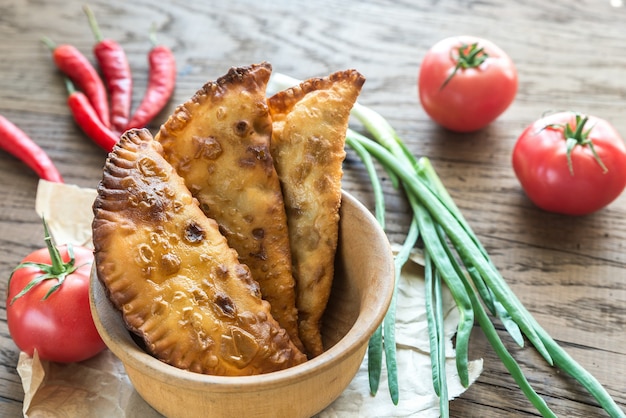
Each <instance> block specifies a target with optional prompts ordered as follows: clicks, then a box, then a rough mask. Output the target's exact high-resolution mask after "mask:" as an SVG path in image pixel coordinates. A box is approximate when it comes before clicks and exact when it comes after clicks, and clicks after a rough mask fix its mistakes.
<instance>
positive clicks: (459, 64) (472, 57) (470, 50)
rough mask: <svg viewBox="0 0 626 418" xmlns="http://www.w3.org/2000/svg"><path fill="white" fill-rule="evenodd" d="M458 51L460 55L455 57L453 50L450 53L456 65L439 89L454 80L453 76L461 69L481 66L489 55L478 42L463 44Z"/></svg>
mask: <svg viewBox="0 0 626 418" xmlns="http://www.w3.org/2000/svg"><path fill="white" fill-rule="evenodd" d="M457 52H458V54H459V56H458V57H457V58H454V57H453V56H452V51H450V55H451V58H452V60H453V61H456V65H455V66H454V70H453V71H452V73H451V74H450V75H449V76H448V78H446V80H445V81H444V82H443V84H442V85H441V87H440V88H439V89H443V88H444V87H445V86H446V85H447V84H448V83H449V82H450V80H452V77H454V76H455V75H456V73H457V72H458V71H459V69H461V68H462V69H464V70H465V69H468V68H477V67H479V66H480V65H481V64H482V63H483V62H485V60H486V59H487V58H489V55H488V54H487V53H486V52H485V48H479V47H478V42H474V43H473V44H471V45H468V44H465V43H464V44H461V46H460V47H459V48H457Z"/></svg>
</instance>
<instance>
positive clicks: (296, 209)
mask: <svg viewBox="0 0 626 418" xmlns="http://www.w3.org/2000/svg"><path fill="white" fill-rule="evenodd" d="M364 82H365V78H364V77H363V76H362V75H361V74H359V73H358V72H357V71H355V70H347V71H343V72H337V73H334V74H331V75H330V76H328V77H326V78H315V79H310V80H308V81H305V82H303V83H302V84H300V85H299V86H296V87H293V88H291V89H288V90H285V91H282V92H279V93H277V94H275V95H274V96H272V97H270V98H269V99H268V105H269V108H270V115H271V117H272V121H273V133H272V145H271V153H272V157H273V158H274V165H275V167H276V170H277V171H278V176H279V178H280V182H281V185H282V190H283V198H284V200H285V205H286V208H287V221H288V229H289V239H290V244H291V252H292V259H293V275H294V278H295V279H296V289H297V293H296V307H297V308H298V318H299V319H298V322H299V333H300V339H301V340H302V342H303V344H304V346H305V348H306V351H307V354H308V355H309V356H310V357H313V356H317V355H319V354H321V353H322V352H323V350H324V348H323V344H322V339H321V333H320V325H321V324H320V322H321V318H322V314H323V313H324V310H325V308H326V304H327V302H328V297H329V294H330V288H331V284H332V279H333V274H334V257H335V251H336V247H337V233H338V232H337V231H338V222H339V206H340V204H341V178H342V175H343V171H342V167H341V166H342V163H343V160H344V158H345V148H344V146H345V135H346V130H347V128H348V119H349V116H350V111H351V109H352V106H353V105H354V102H355V101H356V98H357V96H358V95H359V92H360V91H361V87H362V85H363V83H364Z"/></svg>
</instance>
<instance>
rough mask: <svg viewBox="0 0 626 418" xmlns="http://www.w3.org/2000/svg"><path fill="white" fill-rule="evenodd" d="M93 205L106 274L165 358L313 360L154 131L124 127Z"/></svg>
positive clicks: (264, 367) (202, 362)
mask: <svg viewBox="0 0 626 418" xmlns="http://www.w3.org/2000/svg"><path fill="white" fill-rule="evenodd" d="M93 209H94V220H93V242H94V246H95V264H96V271H97V276H98V279H99V280H100V281H101V282H102V283H103V284H104V286H105V287H106V289H107V293H108V295H109V298H110V300H111V301H112V302H113V304H114V305H115V306H116V307H117V308H118V309H120V310H121V312H122V315H123V318H124V321H125V322H126V325H127V327H128V328H129V329H130V330H131V331H133V332H135V333H136V334H137V335H139V336H140V337H141V338H142V339H143V340H144V342H145V345H146V348H147V350H148V351H149V352H150V353H152V354H153V355H154V356H155V357H157V358H159V359H161V360H162V361H164V362H167V363H169V364H171V365H173V366H176V367H179V368H182V369H187V370H191V371H194V372H199V373H206V374H215V375H251V374H259V373H266V372H272V371H276V370H281V369H285V368H288V367H291V366H293V365H296V364H299V363H302V362H303V361H305V360H306V357H305V356H304V355H303V354H302V353H301V352H300V351H299V350H298V348H297V347H296V346H295V345H294V344H293V343H292V342H291V341H290V339H289V336H288V334H287V333H286V332H285V330H284V329H282V328H281V327H280V325H279V324H278V323H277V322H276V321H275V320H274V319H273V317H272V315H271V313H270V307H269V304H268V302H266V301H264V300H262V299H261V294H260V291H259V286H258V284H257V283H256V281H255V280H253V278H252V276H251V275H250V271H249V269H248V267H247V266H246V265H244V264H241V263H240V262H239V260H238V257H237V253H236V252H235V250H233V249H231V248H229V246H228V244H227V241H226V239H225V238H224V237H223V235H222V234H221V233H220V231H219V228H218V224H217V223H216V222H215V221H214V220H212V219H210V218H208V217H207V216H206V215H205V214H204V213H203V212H202V210H201V209H200V208H199V206H198V202H197V200H196V199H195V198H193V196H192V195H191V193H190V191H189V190H188V188H187V187H186V186H185V183H184V180H183V179H182V178H181V177H180V176H179V175H178V174H177V173H176V172H175V170H174V169H173V167H172V166H171V165H170V164H169V163H168V162H167V161H166V160H165V159H164V158H163V155H162V147H161V144H160V143H158V142H157V141H154V140H153V138H152V136H151V134H150V133H149V131H147V130H131V131H128V132H126V133H125V134H124V135H122V138H121V140H120V142H119V143H118V145H116V146H115V148H114V150H113V151H112V152H111V153H110V154H109V156H108V158H107V161H106V163H105V166H104V172H103V177H102V181H101V182H100V184H99V185H98V195H97V198H96V200H95V202H94V206H93Z"/></svg>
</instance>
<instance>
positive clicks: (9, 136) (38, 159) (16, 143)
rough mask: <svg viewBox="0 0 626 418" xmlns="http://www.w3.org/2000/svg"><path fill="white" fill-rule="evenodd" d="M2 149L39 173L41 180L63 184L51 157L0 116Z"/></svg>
mask: <svg viewBox="0 0 626 418" xmlns="http://www.w3.org/2000/svg"><path fill="white" fill-rule="evenodd" d="M0 148H1V149H3V150H5V151H6V152H8V153H9V154H11V155H13V156H15V157H17V158H19V159H20V160H21V161H22V162H24V163H25V164H26V165H28V166H29V167H30V168H32V169H33V171H35V173H37V175H38V176H39V178H41V179H44V180H48V181H53V182H56V183H63V178H62V177H61V174H59V170H57V168H56V167H55V166H54V164H53V163H52V160H50V157H48V155H47V154H46V152H45V151H44V150H43V149H41V148H40V147H39V145H37V144H36V143H35V142H34V141H33V140H32V139H30V137H29V136H28V135H26V133H25V132H24V131H22V130H21V129H20V128H18V127H17V126H16V125H14V124H13V123H12V122H11V121H9V120H8V119H7V118H5V117H4V116H2V115H0Z"/></svg>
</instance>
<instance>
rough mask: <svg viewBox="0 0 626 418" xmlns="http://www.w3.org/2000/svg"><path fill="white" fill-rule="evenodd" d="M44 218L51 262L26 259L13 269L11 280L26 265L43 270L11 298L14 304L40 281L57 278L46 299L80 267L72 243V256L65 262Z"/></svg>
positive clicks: (70, 254) (69, 251)
mask: <svg viewBox="0 0 626 418" xmlns="http://www.w3.org/2000/svg"><path fill="white" fill-rule="evenodd" d="M42 220H43V228H44V233H45V236H44V241H45V243H46V247H47V248H48V253H49V254H50V264H46V263H35V262H32V261H26V262H23V263H20V264H19V265H18V266H17V267H15V268H14V269H13V271H12V272H11V275H10V276H9V281H10V280H11V278H12V277H13V274H15V272H16V271H17V270H19V269H22V268H25V267H32V268H36V269H39V270H40V271H41V272H42V274H40V275H39V276H37V277H35V278H34V279H33V280H31V281H30V282H29V283H28V284H27V285H26V286H25V287H24V288H23V289H22V290H21V291H20V292H19V293H18V294H17V295H15V296H14V297H13V299H11V304H13V302H15V301H16V300H17V299H19V298H21V297H22V296H24V295H25V294H26V293H28V291H30V290H31V289H32V288H33V287H35V286H36V285H38V284H39V283H41V282H43V281H45V280H50V279H56V280H57V283H56V284H55V285H54V286H52V287H51V288H50V289H49V290H48V292H47V293H46V294H45V295H44V297H43V298H42V300H46V299H47V298H48V297H49V296H50V295H51V294H52V293H54V292H55V291H56V290H57V289H58V288H60V287H61V285H62V284H63V282H64V281H65V278H66V277H67V276H69V275H70V274H72V273H73V272H74V271H76V269H77V268H78V266H76V257H75V256H74V248H73V247H72V246H71V245H70V244H68V245H67V253H68V255H69V257H70V261H68V262H67V263H65V262H63V258H62V257H61V253H60V252H59V249H58V248H57V247H56V246H55V245H54V242H53V241H52V236H51V235H50V231H49V229H48V223H47V222H46V219H45V218H43V217H42Z"/></svg>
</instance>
